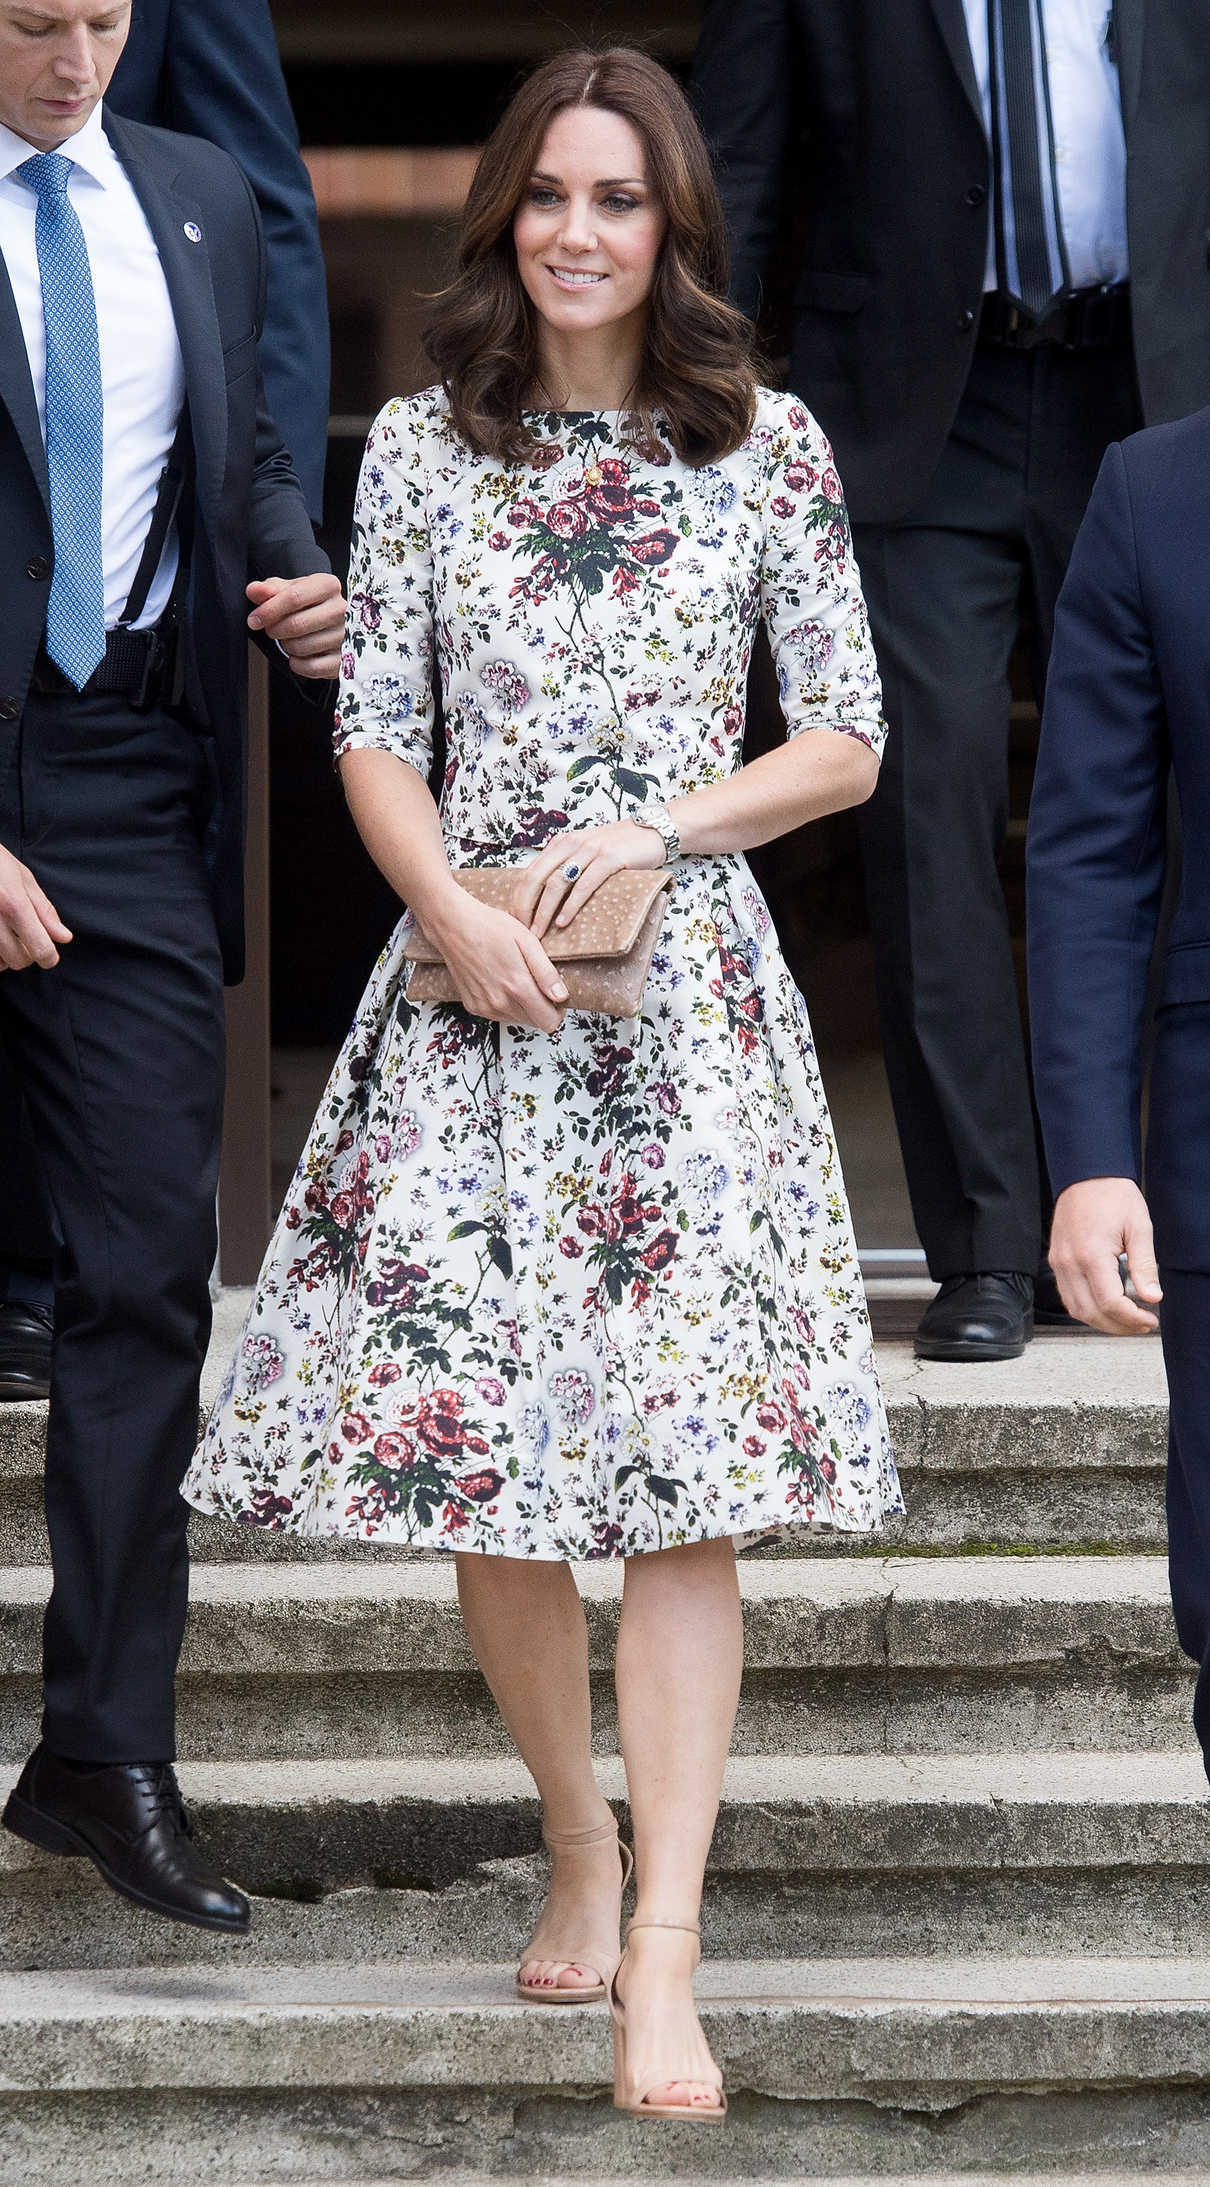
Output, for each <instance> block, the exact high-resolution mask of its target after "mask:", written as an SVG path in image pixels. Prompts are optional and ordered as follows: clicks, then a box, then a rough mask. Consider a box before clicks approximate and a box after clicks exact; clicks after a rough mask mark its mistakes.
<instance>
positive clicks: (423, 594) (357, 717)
mask: <svg viewBox="0 0 1210 2187" xmlns="http://www.w3.org/2000/svg"><path fill="white" fill-rule="evenodd" d="M424 440H425V436H424V421H423V419H422V417H421V415H420V413H419V410H418V407H417V403H416V402H415V401H414V400H413V401H410V402H399V401H396V402H390V403H388V404H387V406H386V409H385V410H383V411H382V413H381V414H380V416H379V417H378V418H376V419H375V422H374V425H373V428H372V430H371V432H370V437H369V439H368V441H367V442H366V451H365V456H364V458H363V460H362V466H361V478H360V480H359V483H358V488H357V505H356V510H355V514H354V520H353V544H352V552H351V557H350V562H349V587H348V599H349V613H348V620H347V623H346V626H345V642H344V652H343V655H342V658H341V664H340V693H339V698H338V702H337V711H336V730H335V750H336V756H337V758H338V759H341V758H343V756H344V754H345V753H346V752H356V751H363V750H371V751H379V752H393V753H394V754H395V757H396V758H397V759H406V760H407V761H408V762H409V764H410V765H411V766H413V767H415V768H417V769H418V770H419V772H420V773H421V774H423V775H427V774H428V771H429V768H430V766H431V765H432V759H433V715H434V694H433V550H432V540H431V537H430V534H429V524H428V506H427V502H428V496H427V479H426V465H425V453H424Z"/></svg>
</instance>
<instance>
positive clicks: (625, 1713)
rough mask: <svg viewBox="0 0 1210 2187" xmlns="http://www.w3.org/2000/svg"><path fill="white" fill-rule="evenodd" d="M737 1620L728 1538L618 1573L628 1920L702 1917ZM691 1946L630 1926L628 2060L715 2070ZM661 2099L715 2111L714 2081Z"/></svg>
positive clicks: (730, 1704) (735, 1688) (665, 1933)
mask: <svg viewBox="0 0 1210 2187" xmlns="http://www.w3.org/2000/svg"><path fill="white" fill-rule="evenodd" d="M743 1652H744V1639H743V1621H742V1615H741V1610H740V1600H739V1582H738V1578H737V1575H736V1570H735V1555H734V1551H733V1550H732V1547H731V1544H730V1542H729V1541H713V1542H697V1543H694V1544H692V1545H690V1546H689V1547H687V1548H684V1549H669V1550H663V1551H660V1552H657V1553H655V1554H653V1555H649V1556H637V1557H631V1558H630V1559H629V1560H628V1561H627V1565H626V1586H625V1593H624V1597H623V1605H622V1622H621V1628H620V1631H619V1634H618V1660H617V1686H618V1721H619V1726H620V1730H621V1737H622V1753H623V1756H624V1758H625V1762H626V1779H627V1784H628V1786H629V1791H630V1812H631V1816H632V1818H633V1822H634V1843H635V1857H636V1863H637V1873H638V1905H637V1908H636V1912H635V1920H636V1922H646V1921H654V1922H660V1921H677V1922H686V1923H689V1924H690V1925H695V1924H696V1923H697V1920H698V1918H699V1914H700V1909H701V1897H702V1879H703V1876H704V1873H705V1867H706V1856H707V1854H708V1852H709V1850H710V1840H711V1838H712V1837H713V1834H714V1825H715V1820H716V1818H717V1814H718V1803H719V1796H720V1794H721V1791H722V1783H723V1768H724V1765H725V1763H726V1759H727V1750H728V1748H729V1746H730V1743H731V1733H732V1730H733V1728H734V1724H735V1711H736V1706H737V1704H738V1701H739V1684H740V1675H741V1672H742V1669H743ZM695 1958H696V1946H695V1943H694V1939H693V1938H692V1937H691V1936H686V1935H684V1934H683V1933H682V1932H681V1931H679V1930H677V1929H668V1928H660V1927H656V1928H638V1929H636V1931H635V1933H634V1937H633V1940H632V1942H631V1944H630V1946H629V1950H628V1956H627V1961H626V1967H625V1970H624V1973H623V1977H622V1982H621V1984H620V1985H619V1987H620V1989H621V1990H622V1991H624V1998H623V2002H624V2003H625V2006H626V2021H627V2034H628V2041H629V2050H630V2056H631V2059H632V2060H633V2061H634V2062H635V2063H636V2064H637V2063H639V2062H641V2061H642V2060H643V2059H645V2058H646V2059H651V2060H658V2061H660V2062H663V2061H665V2060H669V2059H672V2058H675V2059H677V2060H681V2059H683V2060H684V2063H685V2066H686V2069H687V2072H688V2073H689V2074H692V2072H693V2071H694V2069H695V2068H696V2069H697V2070H698V2071H699V2072H702V2073H706V2072H709V2070H710V2068H711V2067H712V2065H713V2060H712V2059H711V2056H710V2051H709V2048H708V2047H707V2043H706V2038H705V2036H704V2035H703V2034H702V2030H701V2025H700V2023H699V2021H698V2017H697V2010H696V2007H695V2005H694V2002H693V1980H692V1977H693V1968H694V1964H695ZM650 2095H651V2100H652V2101H654V2102H660V2103H679V2104H685V2103H701V2104H703V2105H710V2104H714V2103H716V2102H717V2100H718V2099H717V2094H716V2091H715V2088H714V2085H713V2083H710V2082H705V2081H700V2082H699V2081H694V2080H692V2079H688V2078H687V2079H686V2080H684V2081H676V2082H671V2083H669V2084H667V2085H666V2086H660V2087H658V2088H654V2089H652V2090H651V2091H650Z"/></svg>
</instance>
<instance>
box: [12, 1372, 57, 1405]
mask: <svg viewBox="0 0 1210 2187" xmlns="http://www.w3.org/2000/svg"><path fill="white" fill-rule="evenodd" d="M49 1396H50V1383H49V1382H38V1381H35V1380H34V1377H33V1376H32V1375H19V1374H11V1375H10V1374H0V1403H2V1402H3V1401H4V1399H5V1398H16V1399H17V1400H18V1402H20V1400H21V1399H22V1398H24V1399H25V1401H26V1402H27V1403H28V1404H34V1403H37V1402H38V1401H40V1400H41V1401H43V1402H44V1401H45V1400H46V1399H47V1398H48V1397H49Z"/></svg>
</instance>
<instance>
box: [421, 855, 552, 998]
mask: <svg viewBox="0 0 1210 2187" xmlns="http://www.w3.org/2000/svg"><path fill="white" fill-rule="evenodd" d="M421 924H422V926H423V927H424V931H425V933H426V934H427V935H428V937H429V939H430V941H433V942H435V943H436V945H437V947H438V949H440V951H441V954H442V956H443V957H444V958H445V961H446V963H447V964H448V966H449V968H450V971H451V972H452V973H453V975H454V980H455V983H456V985H457V988H458V993H459V996H460V997H461V1000H462V1007H463V1009H464V1010H469V1011H470V1013H471V1016H472V1017H476V1018H496V1019H498V1021H499V1022H500V1024H502V1025H531V1026H533V1028H534V1030H535V1031H536V1032H539V1033H554V1032H557V1031H558V1028H559V1027H560V1025H561V1024H562V1023H563V1013H564V1010H565V1009H566V1006H567V989H566V987H565V986H564V984H563V981H562V978H561V977H560V975H559V973H558V971H557V970H556V969H555V966H554V965H553V964H552V963H551V961H550V958H549V957H548V956H547V954H546V951H545V950H544V949H543V947H542V944H541V942H540V941H539V940H538V938H537V936H536V935H535V934H531V932H530V930H529V928H528V927H527V926H524V925H523V924H522V923H521V921H520V920H519V919H514V918H513V917H512V916H511V914H510V913H509V912H507V911H495V910H493V909H492V907H491V905H490V904H481V903H479V902H477V900H476V899H475V897H473V896H471V895H470V894H468V892H467V890H466V889H464V888H459V887H458V885H457V883H456V882H455V883H454V886H453V892H452V895H450V896H448V897H446V898H445V899H444V900H443V903H442V905H441V908H440V910H438V911H436V912H434V911H433V910H431V909H430V910H427V911H426V913H425V916H424V918H423V919H422V921H421Z"/></svg>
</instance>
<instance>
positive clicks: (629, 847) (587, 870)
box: [513, 820, 664, 939]
mask: <svg viewBox="0 0 1210 2187" xmlns="http://www.w3.org/2000/svg"><path fill="white" fill-rule="evenodd" d="M663 863H664V844H663V839H662V837H660V836H658V835H657V834H656V831H655V829H654V828H644V827H642V826H641V825H640V823H639V822H638V821H637V820H610V821H608V822H606V824H605V825H604V826H603V827H600V828H584V829H582V830H581V831H580V833H579V834H577V835H558V836H556V837H555V839H554V841H553V843H548V844H547V846H546V849H545V850H543V851H539V853H538V855H537V857H536V858H535V859H534V861H533V863H532V865H528V866H526V867H524V868H523V870H522V872H521V874H520V876H519V878H518V881H517V886H516V888H515V889H514V891H513V910H514V912H515V913H516V915H517V918H518V919H520V920H521V921H522V922H523V923H524V925H525V926H527V927H528V928H529V931H530V933H531V935H537V936H538V938H539V939H541V937H542V935H543V934H545V933H546V932H547V931H548V930H549V928H550V927H551V925H552V924H553V925H554V926H556V927H563V926H567V925H568V923H569V921H570V920H572V919H574V918H575V915H576V913H577V911H580V910H582V908H583V906H584V905H585V904H586V903H587V902H588V899H589V897H590V896H592V895H594V894H595V892H596V890H597V889H599V888H600V886H601V883H602V881H607V880H608V879H609V876H610V874H611V873H624V872H634V871H636V870H637V871H639V872H650V871H651V870H652V869H653V868H654V867H656V866H662V865H663ZM567 866H578V867H579V869H580V871H579V874H578V876H577V878H576V879H575V880H574V881H569V880H568V878H567V875H566V873H565V871H564V868H565V867H567Z"/></svg>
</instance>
